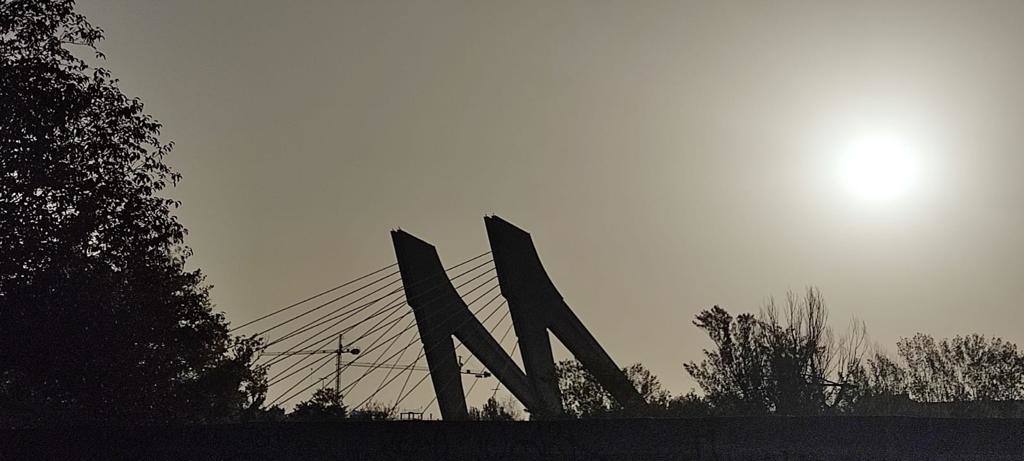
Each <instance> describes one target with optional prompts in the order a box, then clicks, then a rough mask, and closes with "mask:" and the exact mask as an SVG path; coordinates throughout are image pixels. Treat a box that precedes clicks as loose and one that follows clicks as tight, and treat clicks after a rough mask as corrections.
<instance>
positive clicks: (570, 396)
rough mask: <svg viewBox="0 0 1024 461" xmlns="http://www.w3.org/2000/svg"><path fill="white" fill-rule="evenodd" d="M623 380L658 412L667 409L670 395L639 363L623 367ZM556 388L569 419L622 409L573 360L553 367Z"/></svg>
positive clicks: (591, 376) (590, 416)
mask: <svg viewBox="0 0 1024 461" xmlns="http://www.w3.org/2000/svg"><path fill="white" fill-rule="evenodd" d="M622 372H623V373H625V375H626V378H627V379H629V381H630V382H631V383H633V387H635V388H636V390H637V392H639V393H640V397H641V398H642V399H643V400H644V402H647V404H648V405H649V406H650V407H651V408H650V411H652V412H658V411H659V410H664V409H666V408H668V405H669V402H670V400H671V395H670V394H669V392H668V391H666V390H665V389H663V388H662V387H661V382H660V381H659V380H658V378H657V377H656V376H655V375H654V374H652V373H651V372H650V370H648V369H647V368H645V367H644V366H643V365H641V364H639V363H635V364H633V365H630V366H629V367H626V368H623V369H622ZM555 376H556V377H557V378H558V388H559V390H560V391H561V393H562V407H563V408H564V409H565V413H566V415H567V416H569V417H573V418H596V417H605V416H615V415H620V414H622V411H623V408H622V406H621V405H619V404H618V402H616V401H615V399H613V398H612V396H611V394H609V393H608V391H606V390H605V389H604V387H602V386H601V384H600V383H599V382H598V381H597V378H596V377H594V375H593V374H591V373H590V372H589V371H587V369H586V368H584V367H583V364H581V363H579V362H577V361H575V360H563V361H561V362H558V363H557V364H556V365H555Z"/></svg>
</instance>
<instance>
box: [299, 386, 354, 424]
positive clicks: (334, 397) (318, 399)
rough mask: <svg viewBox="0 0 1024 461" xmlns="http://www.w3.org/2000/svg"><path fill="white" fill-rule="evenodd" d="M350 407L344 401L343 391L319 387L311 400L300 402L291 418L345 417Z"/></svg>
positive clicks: (301, 419)
mask: <svg viewBox="0 0 1024 461" xmlns="http://www.w3.org/2000/svg"><path fill="white" fill-rule="evenodd" d="M346 416H348V409H347V408H346V407H345V405H344V404H343V403H342V397H341V393H339V392H338V391H336V390H334V388H333V387H325V388H322V389H317V390H316V391H315V392H313V395H312V396H311V397H310V398H309V400H305V401H302V402H299V403H298V404H297V405H295V410H294V411H292V412H291V413H289V414H288V417H289V418H292V419H296V420H300V421H324V420H335V419H344V418H345V417H346Z"/></svg>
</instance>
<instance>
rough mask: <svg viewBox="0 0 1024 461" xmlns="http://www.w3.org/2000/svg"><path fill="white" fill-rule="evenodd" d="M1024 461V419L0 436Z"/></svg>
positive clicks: (200, 445) (292, 446)
mask: <svg viewBox="0 0 1024 461" xmlns="http://www.w3.org/2000/svg"><path fill="white" fill-rule="evenodd" d="M53 458H63V459H224V460H229V459H300V458H304V459H396V458H397V459H487V460H502V459H531V458H548V459H552V458H553V459H581V460H582V459H588V460H589V459H701V460H736V459H759V460H793V459H799V460H805V459H827V460H853V459H871V460H882V459H906V460H911V459H914V460H916V459H933V460H953V459H986V460H988V459H992V460H1000V459H1006V460H1011V459H1012V460H1021V459H1024V420H1021V419H928V418H906V417H799V418H797V417H793V418H788V417H769V418H711V419H632V420H588V421H546V422H543V421H542V422H475V421H469V422H441V421H400V422H338V423H267V424H223V425H206V426H173V427H157V426H146V427H90V428H84V427H78V428H72V427H66V428H47V429H29V430H8V431H0V459H4V460H6V459H53Z"/></svg>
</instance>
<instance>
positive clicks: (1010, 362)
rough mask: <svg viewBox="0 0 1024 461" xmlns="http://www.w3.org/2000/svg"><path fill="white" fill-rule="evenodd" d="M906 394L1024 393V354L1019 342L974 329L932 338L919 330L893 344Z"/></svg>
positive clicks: (949, 397)
mask: <svg viewBox="0 0 1024 461" xmlns="http://www.w3.org/2000/svg"><path fill="white" fill-rule="evenodd" d="M897 345H898V348H899V354H900V358H902V359H903V361H904V362H905V363H906V370H905V371H904V372H903V373H902V374H903V375H904V376H905V377H906V378H905V383H906V384H905V385H906V390H907V392H908V393H909V395H910V397H911V398H913V399H915V400H918V401H922V402H963V401H978V400H1018V399H1022V398H1024V356H1022V355H1021V353H1020V352H1018V350H1017V346H1016V345H1015V344H1013V343H1010V342H1008V341H1004V340H1002V339H1000V338H986V337H985V336H982V335H978V334H971V335H967V336H954V337H953V338H950V339H943V340H942V341H935V339H934V338H932V337H931V336H929V335H925V334H922V333H918V334H916V335H914V337H912V338H903V339H901V340H900V341H899V343H898V344H897Z"/></svg>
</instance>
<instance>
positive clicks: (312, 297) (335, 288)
mask: <svg viewBox="0 0 1024 461" xmlns="http://www.w3.org/2000/svg"><path fill="white" fill-rule="evenodd" d="M397 265H398V263H394V264H391V265H388V266H384V267H382V268H380V269H377V270H375V271H373V272H370V273H369V274H366V275H363V276H361V277H358V278H355V279H352V280H349V281H347V282H345V283H342V284H341V285H338V286H336V287H334V288H331V289H328V290H324V291H321V292H320V293H317V294H315V295H313V296H310V297H308V298H306V299H303V300H302V301H298V302H295V303H293V304H289V305H287V306H285V307H282V308H280V309H277V310H275V311H273V312H271V313H269V314H266V315H264V316H261V317H259V318H256V319H253V320H250V321H248V322H245V323H243V324H241V325H239V326H237V327H234V328H232V329H230V330H228V333H232V332H234V331H235V330H239V329H242V328H245V327H247V326H249V325H252V324H254V323H256V322H259V321H261V320H264V319H267V318H270V317H273V316H275V315H277V314H280V313H282V312H284V311H286V310H288V309H291V308H293V307H296V306H299V305H302V304H304V303H306V302H309V301H312V300H314V299H316V298H319V297H321V296H323V295H326V294H329V293H332V292H334V291H337V290H340V289H342V288H345V287H347V286H349V285H351V284H353V283H356V282H358V281H360V280H363V279H366V278H368V277H371V276H373V275H376V274H379V273H381V272H384V271H386V270H388V269H391V268H392V267H395V266H397ZM395 273H397V272H394V273H391V274H388V275H385V276H384V278H387V277H390V276H392V275H394V274H395Z"/></svg>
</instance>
